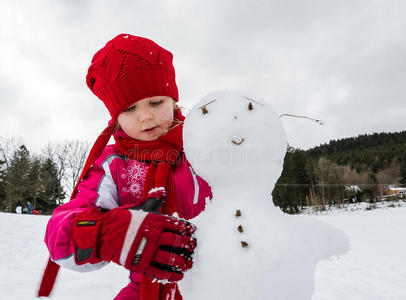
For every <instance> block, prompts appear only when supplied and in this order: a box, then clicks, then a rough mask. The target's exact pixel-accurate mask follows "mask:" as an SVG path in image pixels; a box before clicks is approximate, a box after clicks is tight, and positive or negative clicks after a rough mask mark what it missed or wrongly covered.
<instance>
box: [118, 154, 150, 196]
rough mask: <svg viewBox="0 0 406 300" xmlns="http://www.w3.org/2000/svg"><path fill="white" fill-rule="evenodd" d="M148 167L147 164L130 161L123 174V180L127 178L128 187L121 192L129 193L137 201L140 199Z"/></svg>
mask: <svg viewBox="0 0 406 300" xmlns="http://www.w3.org/2000/svg"><path fill="white" fill-rule="evenodd" d="M148 167H149V166H148V164H147V163H140V162H135V161H133V160H132V161H130V163H129V164H128V166H127V167H126V168H123V173H122V174H121V178H122V179H126V178H127V187H122V189H121V190H122V191H123V192H129V193H131V194H132V195H133V196H134V197H136V198H137V199H140V198H141V197H142V196H141V195H142V189H143V186H144V182H145V176H146V175H147V171H148Z"/></svg>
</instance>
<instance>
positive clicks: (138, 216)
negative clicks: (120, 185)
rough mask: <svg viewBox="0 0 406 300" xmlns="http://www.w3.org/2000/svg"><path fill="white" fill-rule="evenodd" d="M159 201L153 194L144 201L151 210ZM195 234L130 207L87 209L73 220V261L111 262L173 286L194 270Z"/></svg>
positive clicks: (163, 217)
mask: <svg viewBox="0 0 406 300" xmlns="http://www.w3.org/2000/svg"><path fill="white" fill-rule="evenodd" d="M164 197H165V194H164V193H162V191H155V192H154V193H150V194H149V195H148V200H150V201H151V202H153V205H152V207H154V208H156V207H157V205H156V202H157V199H161V200H162V198H164ZM148 200H147V201H148ZM161 203H162V201H161ZM158 208H159V207H158ZM194 231H195V228H194V226H193V225H192V224H191V223H189V222H187V221H185V220H182V219H178V218H175V217H171V216H167V215H162V214H158V213H154V212H146V211H143V210H137V209H134V208H133V207H118V208H114V209H112V210H110V211H103V210H102V209H100V208H92V209H89V210H87V211H85V212H83V213H81V214H80V215H79V216H77V217H76V218H75V220H74V224H73V233H72V240H73V245H74V248H75V249H74V254H75V261H76V263H77V264H78V265H82V264H85V263H96V262H100V261H113V262H115V263H117V264H119V265H122V266H124V267H125V268H127V269H129V270H131V271H134V272H136V273H143V274H146V275H149V276H152V277H154V278H157V279H159V280H164V279H166V280H168V281H178V280H180V279H182V278H183V272H185V271H187V270H188V269H190V268H191V267H192V265H193V261H192V254H193V252H194V249H195V247H196V239H195V238H194V237H193V233H194Z"/></svg>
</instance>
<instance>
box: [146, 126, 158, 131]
mask: <svg viewBox="0 0 406 300" xmlns="http://www.w3.org/2000/svg"><path fill="white" fill-rule="evenodd" d="M156 128H157V127H156V126H155V127H151V128H148V129H144V130H143V132H152V131H154V130H155V129H156Z"/></svg>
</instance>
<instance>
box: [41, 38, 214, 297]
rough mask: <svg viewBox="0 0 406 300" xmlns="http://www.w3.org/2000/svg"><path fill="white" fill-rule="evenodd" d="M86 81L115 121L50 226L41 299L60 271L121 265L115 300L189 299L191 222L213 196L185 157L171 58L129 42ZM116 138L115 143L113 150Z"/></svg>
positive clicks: (99, 58)
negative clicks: (121, 283) (123, 281)
mask: <svg viewBox="0 0 406 300" xmlns="http://www.w3.org/2000/svg"><path fill="white" fill-rule="evenodd" d="M86 82H87V85H88V86H89V88H90V89H91V91H92V92H93V93H94V94H95V95H96V96H97V97H99V98H100V99H101V100H102V101H103V103H104V104H105V106H106V107H107V109H108V111H109V113H110V115H111V118H112V119H111V120H110V122H109V125H108V127H107V128H106V129H105V130H104V131H103V132H102V134H101V135H100V136H99V137H98V139H97V140H96V142H95V144H94V145H93V147H92V149H91V151H90V154H89V157H88V159H87V161H86V164H85V166H84V169H83V171H82V175H81V176H80V179H79V182H78V184H77V185H76V187H75V189H74V191H73V194H72V197H71V201H70V202H68V203H66V204H63V205H61V206H59V207H58V208H56V209H55V211H54V213H53V215H52V217H51V219H50V220H49V222H48V226H47V230H46V235H45V243H46V245H47V247H48V250H49V253H50V261H49V263H48V266H47V270H46V272H45V274H44V278H43V282H42V285H41V288H40V291H39V295H40V296H47V295H49V293H50V291H51V289H52V285H53V280H54V278H55V277H56V273H57V269H58V266H57V265H59V266H62V267H65V268H69V269H72V270H76V271H80V272H87V271H93V270H96V269H99V268H101V267H103V266H105V265H106V264H107V263H108V262H110V261H113V262H115V263H117V264H119V265H121V266H123V267H125V268H126V269H128V270H130V283H129V284H128V285H127V286H126V287H124V288H123V289H122V290H121V291H120V293H119V294H118V295H117V296H116V298H114V299H120V300H122V299H132V300H139V299H143V300H146V299H148V300H155V299H157V300H158V299H182V297H181V295H180V293H179V291H178V289H177V285H176V281H178V280H180V279H182V277H183V272H185V271H187V270H188V269H190V268H191V267H192V254H193V251H194V248H195V245H196V240H195V239H194V237H193V232H194V227H193V225H191V224H190V223H188V222H187V221H186V220H184V219H190V218H192V217H194V216H196V215H197V214H199V213H200V212H201V211H202V210H203V209H204V204H205V200H206V198H207V197H209V198H211V191H210V187H209V186H208V184H207V183H206V182H205V181H204V180H203V179H202V178H200V177H199V176H197V175H196V174H195V173H194V172H193V169H192V168H191V166H190V164H189V163H188V161H187V160H186V158H185V156H184V154H183V152H182V122H183V120H184V117H183V116H182V114H181V112H180V110H179V108H178V107H177V106H176V102H177V101H178V90H177V86H176V82H175V70H174V68H173V65H172V54H171V53H170V52H169V51H167V50H165V49H164V48H162V47H160V46H159V45H157V44H156V43H154V42H153V41H151V40H149V39H146V38H142V37H137V36H132V35H129V34H121V35H118V36H117V37H115V38H114V39H112V40H111V41H109V42H108V43H107V44H106V45H105V46H104V47H103V48H102V49H100V50H99V51H98V52H97V53H96V54H95V55H94V57H93V59H92V63H91V66H90V67H89V70H88V74H87V78H86ZM111 135H113V136H114V139H115V144H113V145H108V146H106V144H107V143H108V141H109V139H110V137H111ZM176 216H179V217H180V218H182V219H180V218H178V217H176ZM55 263H56V264H57V265H56V264H55ZM156 279H158V280H156ZM158 282H169V283H167V284H160V283H158ZM95 293H97V291H95Z"/></svg>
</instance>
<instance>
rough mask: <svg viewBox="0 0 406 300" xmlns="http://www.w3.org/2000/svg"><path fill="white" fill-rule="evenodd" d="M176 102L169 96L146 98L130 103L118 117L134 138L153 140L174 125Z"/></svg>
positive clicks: (121, 124)
mask: <svg viewBox="0 0 406 300" xmlns="http://www.w3.org/2000/svg"><path fill="white" fill-rule="evenodd" d="M174 107H175V102H174V101H173V99H172V98H170V97H167V96H154V97H149V98H144V99H142V100H140V101H137V102H136V103H134V104H133V105H130V106H129V107H128V108H127V109H126V110H125V111H123V112H122V113H121V114H120V115H119V116H118V118H117V120H118V123H119V124H120V126H121V128H122V129H123V130H124V132H125V133H126V134H127V135H128V136H130V137H132V138H133V139H136V140H140V141H153V140H156V139H157V138H159V137H160V136H161V135H163V134H165V133H166V132H167V131H168V129H169V128H170V127H171V126H172V123H173V117H174Z"/></svg>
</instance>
